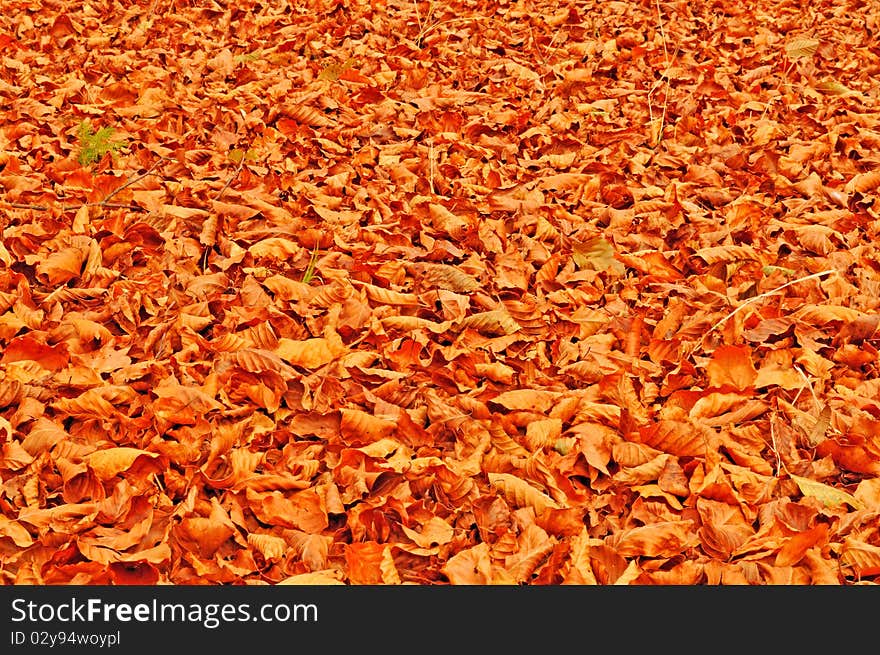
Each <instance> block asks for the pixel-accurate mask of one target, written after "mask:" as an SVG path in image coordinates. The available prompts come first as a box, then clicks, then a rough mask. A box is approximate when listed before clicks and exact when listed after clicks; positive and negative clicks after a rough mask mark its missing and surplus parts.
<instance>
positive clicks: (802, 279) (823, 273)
mask: <svg viewBox="0 0 880 655" xmlns="http://www.w3.org/2000/svg"><path fill="white" fill-rule="evenodd" d="M836 272H837V271H836V270H835V269H833V268H832V269H829V270H827V271H820V272H819V273H813V274H812V275H807V276H806V277H801V278H798V279H797V280H792V281H791V282H786V283H785V284H783V285H782V286H779V287H776V288H775V289H772V290H771V291H765V292H764V293H762V294H759V295H757V296H755V297H754V298H749V299H748V300H746V301H745V302H744V303H743V304H742V305H740V306H739V307H737V308H736V309H734V310H733V311H732V312H730V313H729V314H728V315H727V316H725V317H724V318H722V319H721V320H720V321H718V322H717V323H716V324H715V325H713V326H712V327H710V328H709V329H708V330H707V331H706V334H709V333H710V332H712V331H713V330H714V329H715V328H717V327H718V326H720V325H722V324H724V323H725V322H726V321H727V319H729V318H731V317H733V315H734V314H736V313H737V312H738V311H739V310H741V309H742V308H744V307H747V306H749V305H751V304H752V303H753V302H758V301H759V300H763V299H764V298H767V297H769V296H772V295H773V294H774V293H779V292H780V291H782V290H783V289H784V288H786V287H790V286H791V285H793V284H797V283H798V282H805V281H807V280H813V279H815V278H818V277H823V276H825V275H831V274H832V273H836Z"/></svg>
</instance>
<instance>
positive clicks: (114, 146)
mask: <svg viewBox="0 0 880 655" xmlns="http://www.w3.org/2000/svg"><path fill="white" fill-rule="evenodd" d="M112 136H113V128H112V127H102V128H101V129H100V130H98V131H97V132H95V129H94V128H93V127H92V124H91V123H90V122H89V121H88V120H84V121H83V122H82V123H80V124H79V127H78V128H77V131H76V137H77V140H78V141H79V155H77V158H76V160H77V161H78V162H79V163H80V165H82V166H90V165H91V164H94V163H95V162H97V161H100V160H101V158H102V157H103V156H104V155H106V154H107V153H108V152H111V153H112V152H116V151H117V150H119V149H120V148H124V147H125V143H124V142H122V141H111V140H110V138H111V137H112Z"/></svg>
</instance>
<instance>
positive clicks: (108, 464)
mask: <svg viewBox="0 0 880 655" xmlns="http://www.w3.org/2000/svg"><path fill="white" fill-rule="evenodd" d="M158 457H159V454H158V453H151V452H148V451H146V450H140V449H139V448H128V447H120V448H106V449H104V450H96V451H95V452H93V453H91V454H89V455H86V457H85V461H86V463H87V464H88V465H89V468H91V469H92V470H93V471H94V472H95V473H96V474H97V476H98V477H99V478H101V479H102V480H109V479H111V478H113V477H115V476H117V475H119V474H120V473H123V472H125V471H127V470H129V469H130V468H131V467H132V466H134V464H135V462H136V461H137V459H138V458H144V459H155V458H158Z"/></svg>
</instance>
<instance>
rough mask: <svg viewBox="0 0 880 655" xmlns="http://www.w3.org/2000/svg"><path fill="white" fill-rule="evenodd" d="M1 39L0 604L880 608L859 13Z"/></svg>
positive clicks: (147, 18) (177, 8) (166, 6)
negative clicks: (383, 590)
mask: <svg viewBox="0 0 880 655" xmlns="http://www.w3.org/2000/svg"><path fill="white" fill-rule="evenodd" d="M4 8H5V11H4V16H3V17H2V18H0V21H2V25H3V29H2V30H0V34H2V36H0V41H2V46H3V51H4V55H3V58H2V66H0V95H2V103H3V106H4V107H5V109H4V113H3V118H2V125H0V127H2V130H0V139H2V154H0V157H2V159H0V189H2V196H0V208H2V213H0V220H2V241H0V261H2V263H3V266H2V269H0V347H2V352H3V354H2V358H0V435H2V437H3V439H2V459H0V477H2V489H0V546H2V547H0V564H2V565H0V572H2V576H3V580H4V582H5V583H7V584H29V583H36V584H65V583H78V584H107V583H113V584H127V583H140V584H154V583H169V582H170V583H177V584H221V583H226V584H238V583H247V584H264V583H269V584H299V583H310V584H314V583H317V584H338V583H342V584H383V585H390V584H398V583H409V584H420V585H435V584H530V585H548V584H562V583H568V584H595V583H598V584H612V583H617V584H625V583H631V584H651V585H664V584H687V585H696V584H743V583H745V584H778V583H785V584H805V585H807V584H810V585H811V584H858V583H872V582H875V581H876V580H877V576H878V575H880V534H878V511H880V479H878V475H880V403H878V397H880V380H878V363H877V334H876V328H877V323H878V316H880V315H878V291H880V265H878V257H877V240H878V226H880V221H878V218H880V217H878V209H880V203H878V187H880V166H878V164H880V159H878V156H877V152H878V146H880V127H878V118H880V114H878V107H880V103H878V87H877V84H876V79H877V76H878V74H880V63H878V62H880V57H878V55H880V51H878V46H877V42H876V37H875V36H874V35H876V33H877V30H878V28H880V26H878V24H877V20H878V18H877V17H878V16H880V11H878V10H880V5H878V4H877V2H876V1H872V2H868V3H843V4H841V3H832V2H827V1H825V2H819V3H809V4H808V5H807V6H803V3H797V2H793V1H789V2H772V1H769V0H762V1H758V2H744V3H735V2H705V3H693V2H685V1H683V0H682V1H675V2H665V1H661V0H655V1H653V2H651V1H646V2H595V1H584V2H572V3H564V2H563V3H551V2H545V1H543V0H537V1H535V2H526V1H523V2H517V3H514V2H503V1H499V2H458V1H455V0H453V1H450V2H414V1H409V0H387V1H386V2H372V3H364V2H357V3H348V4H343V3H333V2H314V1H311V2H295V3H294V2H285V1H283V0H282V1H281V2H273V3H268V4H263V3H257V2H252V1H249V0H243V1H241V2H236V3H227V2H223V1H217V2H211V1H205V2H179V1H174V0H157V1H154V2H152V3H147V2H141V3H136V4H134V3H121V4H120V3H114V2H107V1H104V0H98V1H97V2H92V3H89V4H86V5H75V4H71V3H63V2H51V1H48V0H46V1H39V0H34V1H18V0H9V1H8V2H6V3H5V4H4ZM84 137H88V142H87V143H83V142H82V140H83V138H84Z"/></svg>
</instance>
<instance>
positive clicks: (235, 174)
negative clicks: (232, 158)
mask: <svg viewBox="0 0 880 655" xmlns="http://www.w3.org/2000/svg"><path fill="white" fill-rule="evenodd" d="M244 163H245V158H244V156H242V158H241V161H240V162H238V166H236V167H235V172H234V173H233V174H232V176H231V177H230V178H229V179H228V180H226V184H224V185H223V188H222V189H220V192H219V193H218V194H217V195H216V196H215V197H214V200H220V198H222V197H223V194H224V193H226V189H228V188H229V187H230V186H231V185H232V183H233V182H234V181H235V178H237V177H238V174H239V173H241V169H242V168H244Z"/></svg>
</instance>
